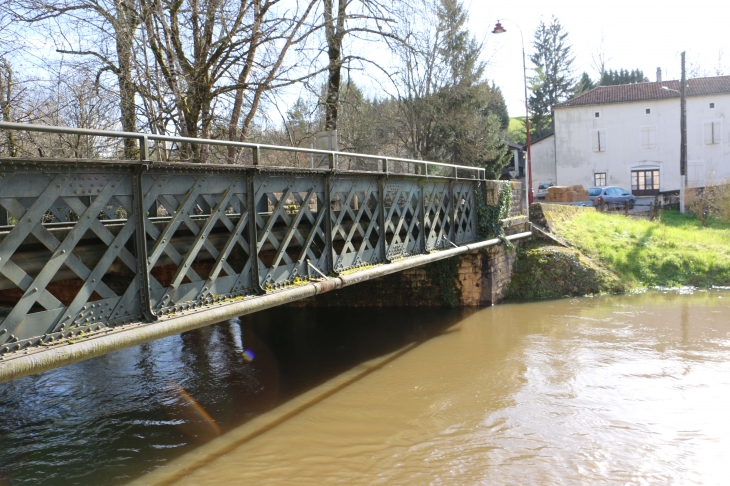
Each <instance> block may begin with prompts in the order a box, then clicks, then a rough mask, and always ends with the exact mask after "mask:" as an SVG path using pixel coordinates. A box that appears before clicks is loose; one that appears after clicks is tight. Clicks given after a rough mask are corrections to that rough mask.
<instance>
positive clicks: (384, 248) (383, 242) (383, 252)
mask: <svg viewBox="0 0 730 486" xmlns="http://www.w3.org/2000/svg"><path fill="white" fill-rule="evenodd" d="M385 160H386V163H387V160H388V159H385ZM378 206H379V207H380V210H379V211H378V226H379V227H380V231H379V233H380V261H382V262H387V261H388V238H387V234H386V233H387V229H386V226H385V177H382V176H381V177H380V178H379V179H378Z"/></svg>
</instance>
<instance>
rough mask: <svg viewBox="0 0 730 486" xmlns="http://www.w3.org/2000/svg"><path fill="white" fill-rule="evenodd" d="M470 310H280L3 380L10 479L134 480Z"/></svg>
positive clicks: (0, 407)
mask: <svg viewBox="0 0 730 486" xmlns="http://www.w3.org/2000/svg"><path fill="white" fill-rule="evenodd" d="M464 315H465V314H464V313H461V312H454V311H443V312H438V311H437V312H433V311H428V312H406V311H401V310H387V309H373V310H372V311H370V310H369V311H364V312H360V313H358V314H357V315H352V314H351V313H350V312H343V311H334V312H333V311H326V312H317V311H303V310H300V309H274V310H272V311H269V312H265V313H260V314H257V315H254V316H248V317H246V318H242V319H240V320H239V319H235V320H233V321H229V322H226V323H222V324H219V325H216V326H211V327H208V328H204V329H200V330H196V331H193V332H189V333H185V334H183V335H179V336H174V337H171V338H167V339H164V340H160V341H156V342H153V343H148V344H145V345H142V346H138V347H135V348H131V349H128V350H125V351H121V352H118V353H113V354H110V355H106V356H103V357H100V358H97V359H94V360H90V361H87V362H84V363H79V364H77V365H73V366H69V367H66V368H62V369H58V370H53V371H50V372H47V373H43V374H41V375H36V376H31V377H27V378H24V379H21V380H18V381H16V382H12V383H8V384H4V385H0V416H2V417H3V427H2V429H1V430H0V444H2V446H0V447H2V449H1V450H2V454H1V455H0V485H1V484H3V482H2V481H6V482H8V483H9V484H26V483H33V484H35V483H38V482H42V483H44V484H62V483H63V484H121V483H125V482H127V481H128V480H130V479H132V478H134V477H138V476H139V475H140V474H142V473H143V472H144V471H150V470H152V469H154V468H156V467H157V466H158V465H161V464H164V463H166V462H167V461H169V460H170V459H171V458H174V457H176V456H179V455H180V454H182V453H184V452H185V451H188V450H193V449H195V448H197V447H200V445H201V444H203V443H205V442H206V441H208V440H210V439H212V438H213V437H216V436H218V435H219V434H220V433H221V432H225V431H227V430H231V429H232V428H234V427H236V426H239V425H240V424H242V423H244V422H247V421H248V420H250V419H251V418H253V417H256V416H258V415H260V414H262V413H265V412H266V411H268V410H271V409H272V408H274V407H276V406H277V405H279V404H281V403H284V402H286V401H288V400H290V399H291V398H292V397H295V396H297V395H299V394H301V393H302V392H304V391H306V390H308V389H310V388H312V387H314V386H317V385H319V384H321V383H323V382H324V381H326V380H327V379H329V378H331V377H333V376H336V375H337V374H339V373H341V372H343V371H345V370H347V369H349V368H351V367H353V366H355V365H357V364H358V363H359V362H362V361H364V360H367V359H370V358H373V357H377V356H380V355H383V354H387V353H390V352H392V351H394V350H396V349H398V348H400V347H402V346H403V345H404V344H406V343H408V342H412V341H414V340H424V339H428V338H429V337H431V336H434V335H437V334H438V333H439V332H441V330H443V329H444V328H445V327H448V326H449V325H451V324H452V323H453V322H456V321H458V320H459V319H461V318H462V317H463V316H464Z"/></svg>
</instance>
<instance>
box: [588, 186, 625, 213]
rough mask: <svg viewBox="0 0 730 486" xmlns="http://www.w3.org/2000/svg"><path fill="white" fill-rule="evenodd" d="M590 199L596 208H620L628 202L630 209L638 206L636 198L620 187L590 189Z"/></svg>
mask: <svg viewBox="0 0 730 486" xmlns="http://www.w3.org/2000/svg"><path fill="white" fill-rule="evenodd" d="M588 197H589V198H591V201H592V202H593V205H594V206H600V205H601V204H607V205H609V207H610V206H611V205H614V206H619V205H624V204H625V203H626V201H628V202H629V208H633V207H634V204H636V196H634V195H633V194H631V193H630V192H629V191H627V190H626V189H624V188H622V187H618V186H605V187H589V188H588Z"/></svg>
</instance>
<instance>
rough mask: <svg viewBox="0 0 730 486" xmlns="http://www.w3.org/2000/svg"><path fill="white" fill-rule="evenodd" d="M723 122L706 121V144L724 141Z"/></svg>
mask: <svg viewBox="0 0 730 486" xmlns="http://www.w3.org/2000/svg"><path fill="white" fill-rule="evenodd" d="M721 132H722V122H719V121H709V122H705V145H713V144H716V143H721V142H722V133H721Z"/></svg>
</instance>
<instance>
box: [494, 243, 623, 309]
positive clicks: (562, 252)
mask: <svg viewBox="0 0 730 486" xmlns="http://www.w3.org/2000/svg"><path fill="white" fill-rule="evenodd" d="M625 290H626V287H625V285H624V283H623V282H622V281H621V280H620V279H619V278H618V277H617V276H616V275H614V274H613V273H612V272H610V271H608V270H606V269H605V268H603V267H601V266H600V265H597V264H596V263H595V262H593V261H591V260H590V259H588V258H586V257H585V256H584V255H583V254H582V253H581V252H580V251H578V250H576V249H573V248H565V247H562V246H559V245H550V244H544V243H539V242H536V243H533V244H531V245H529V246H528V247H526V248H520V249H519V250H518V255H517V260H516V261H515V272H514V274H513V275H512V280H511V281H510V286H509V290H508V297H509V298H510V299H528V300H533V299H557V298H560V297H569V296H581V295H596V294H606V293H611V294H615V293H622V292H624V291H625Z"/></svg>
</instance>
